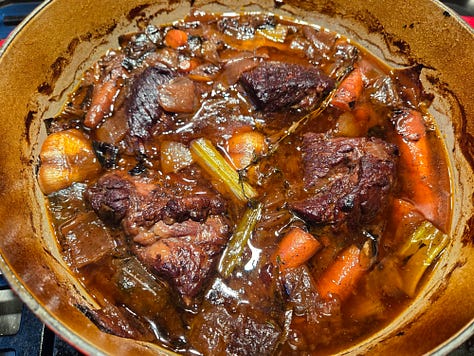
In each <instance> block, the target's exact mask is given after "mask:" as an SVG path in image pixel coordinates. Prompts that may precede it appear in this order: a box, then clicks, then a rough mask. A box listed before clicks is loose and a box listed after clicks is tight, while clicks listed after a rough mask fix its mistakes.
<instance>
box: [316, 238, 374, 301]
mask: <svg viewBox="0 0 474 356" xmlns="http://www.w3.org/2000/svg"><path fill="white" fill-rule="evenodd" d="M360 255H361V250H360V249H359V248H358V247H357V246H355V245H351V246H349V247H348V248H346V249H344V250H343V251H342V252H340V253H339V255H338V256H337V257H336V259H335V260H334V262H333V263H332V264H331V265H330V266H329V267H328V268H327V269H326V270H325V271H324V272H323V274H322V275H321V277H320V278H319V281H318V282H317V283H316V284H317V290H318V293H319V295H320V296H321V297H322V298H323V299H325V300H328V299H331V298H332V297H334V296H336V295H337V296H338V297H339V299H340V300H345V299H347V298H348V297H349V296H350V295H351V293H352V292H353V290H354V289H355V287H356V286H357V283H358V282H359V280H360V279H361V278H362V276H364V274H365V273H366V271H367V266H365V265H363V264H361V259H360Z"/></svg>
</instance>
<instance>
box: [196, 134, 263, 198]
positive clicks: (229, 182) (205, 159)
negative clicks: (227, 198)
mask: <svg viewBox="0 0 474 356" xmlns="http://www.w3.org/2000/svg"><path fill="white" fill-rule="evenodd" d="M190 150H191V154H192V156H193V158H194V160H195V161H196V162H197V163H198V164H199V166H200V167H201V168H202V169H204V170H205V171H206V172H207V173H208V174H209V175H210V176H211V177H212V179H213V180H214V182H213V184H214V186H215V187H216V189H217V190H219V191H221V190H224V191H221V193H226V192H229V193H231V194H232V195H233V196H234V197H235V198H237V199H238V200H239V201H241V202H247V201H249V200H250V199H253V198H255V197H256V196H257V191H256V190H255V189H254V188H253V187H252V186H251V185H250V184H248V183H247V182H245V181H243V180H242V179H241V177H240V176H239V174H238V173H237V171H236V170H235V169H234V168H233V167H232V166H231V165H230V164H229V163H228V162H227V161H226V160H225V158H224V157H223V156H222V155H221V154H220V153H219V151H218V150H217V149H216V148H215V147H214V145H213V144H212V143H211V142H210V141H209V140H207V139H204V138H199V139H196V140H194V141H193V142H191V145H190Z"/></svg>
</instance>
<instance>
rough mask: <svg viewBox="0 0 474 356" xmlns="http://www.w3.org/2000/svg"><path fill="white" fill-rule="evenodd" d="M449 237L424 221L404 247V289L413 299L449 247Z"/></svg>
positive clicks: (400, 253)
mask: <svg viewBox="0 0 474 356" xmlns="http://www.w3.org/2000/svg"><path fill="white" fill-rule="evenodd" d="M448 242H449V237H448V235H447V234H445V233H443V232H442V231H440V230H439V229H438V228H437V227H436V226H434V225H433V224H432V223H431V222H429V221H424V222H423V223H422V224H421V225H420V226H419V227H418V228H417V229H416V230H415V232H414V233H413V235H412V236H411V238H410V239H409V241H408V242H407V243H406V244H405V245H404V246H403V247H402V249H401V250H400V252H399V256H400V258H401V259H402V261H404V262H405V263H404V264H403V265H402V267H403V271H402V280H403V283H402V289H403V291H404V292H405V293H406V294H407V295H408V296H410V297H413V296H414V295H415V292H416V288H417V286H418V284H419V282H420V280H421V278H422V277H423V274H424V273H425V271H426V270H427V268H428V267H429V266H430V265H431V264H432V263H433V261H434V260H435V259H436V258H437V257H438V256H439V255H440V254H441V252H442V251H443V250H444V248H445V247H446V246H447V245H448Z"/></svg>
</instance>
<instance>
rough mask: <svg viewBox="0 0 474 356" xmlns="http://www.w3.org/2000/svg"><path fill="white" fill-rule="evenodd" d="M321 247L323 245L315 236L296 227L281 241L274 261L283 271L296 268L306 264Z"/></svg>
mask: <svg viewBox="0 0 474 356" xmlns="http://www.w3.org/2000/svg"><path fill="white" fill-rule="evenodd" d="M321 247H322V245H321V243H320V242H319V241H318V240H316V239H315V238H314V236H313V235H311V234H310V233H308V232H306V231H304V230H303V229H301V228H299V227H294V228H293V229H291V230H290V231H289V232H288V233H287V234H286V235H285V236H284V237H283V239H282V240H281V241H280V244H279V245H278V248H277V250H276V252H275V255H274V256H275V258H274V260H275V261H276V263H277V264H278V265H279V266H280V270H282V271H284V270H285V269H288V268H295V267H298V266H301V265H302V264H304V263H306V261H308V260H309V259H310V258H311V257H313V256H314V254H315V253H316V252H318V251H319V250H320V249H321Z"/></svg>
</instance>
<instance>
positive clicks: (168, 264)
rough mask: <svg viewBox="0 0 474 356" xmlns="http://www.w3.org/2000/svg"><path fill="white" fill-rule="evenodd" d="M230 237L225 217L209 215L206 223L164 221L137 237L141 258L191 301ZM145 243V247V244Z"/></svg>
mask: <svg viewBox="0 0 474 356" xmlns="http://www.w3.org/2000/svg"><path fill="white" fill-rule="evenodd" d="M228 238H229V227H228V225H227V221H226V219H225V218H223V217H220V216H209V217H208V218H207V220H206V221H205V222H204V223H198V222H196V221H192V220H186V221H184V222H181V223H175V224H172V225H167V224H165V223H163V222H162V221H160V222H158V223H156V224H155V226H154V227H153V228H152V229H150V232H148V233H144V234H141V235H137V236H136V237H135V239H134V241H135V242H137V243H138V244H139V245H138V247H137V255H138V257H139V258H140V259H141V260H142V261H143V262H144V263H145V264H146V265H147V266H149V267H150V269H151V270H152V271H153V272H155V273H156V274H157V275H158V276H160V277H162V278H163V279H164V280H166V281H167V282H168V283H169V284H170V285H171V286H172V287H173V288H174V289H175V290H176V291H178V292H179V294H180V295H182V296H183V298H184V301H185V302H187V303H189V302H190V299H191V298H193V297H195V296H196V295H197V294H198V293H199V291H200V290H201V288H202V285H203V283H205V281H206V280H207V277H208V276H209V274H210V272H211V271H212V269H213V268H214V267H215V264H216V262H217V258H216V257H217V255H218V254H219V253H220V252H221V251H222V249H223V246H224V244H225V243H226V242H227V239H228ZM143 245H145V246H143Z"/></svg>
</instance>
